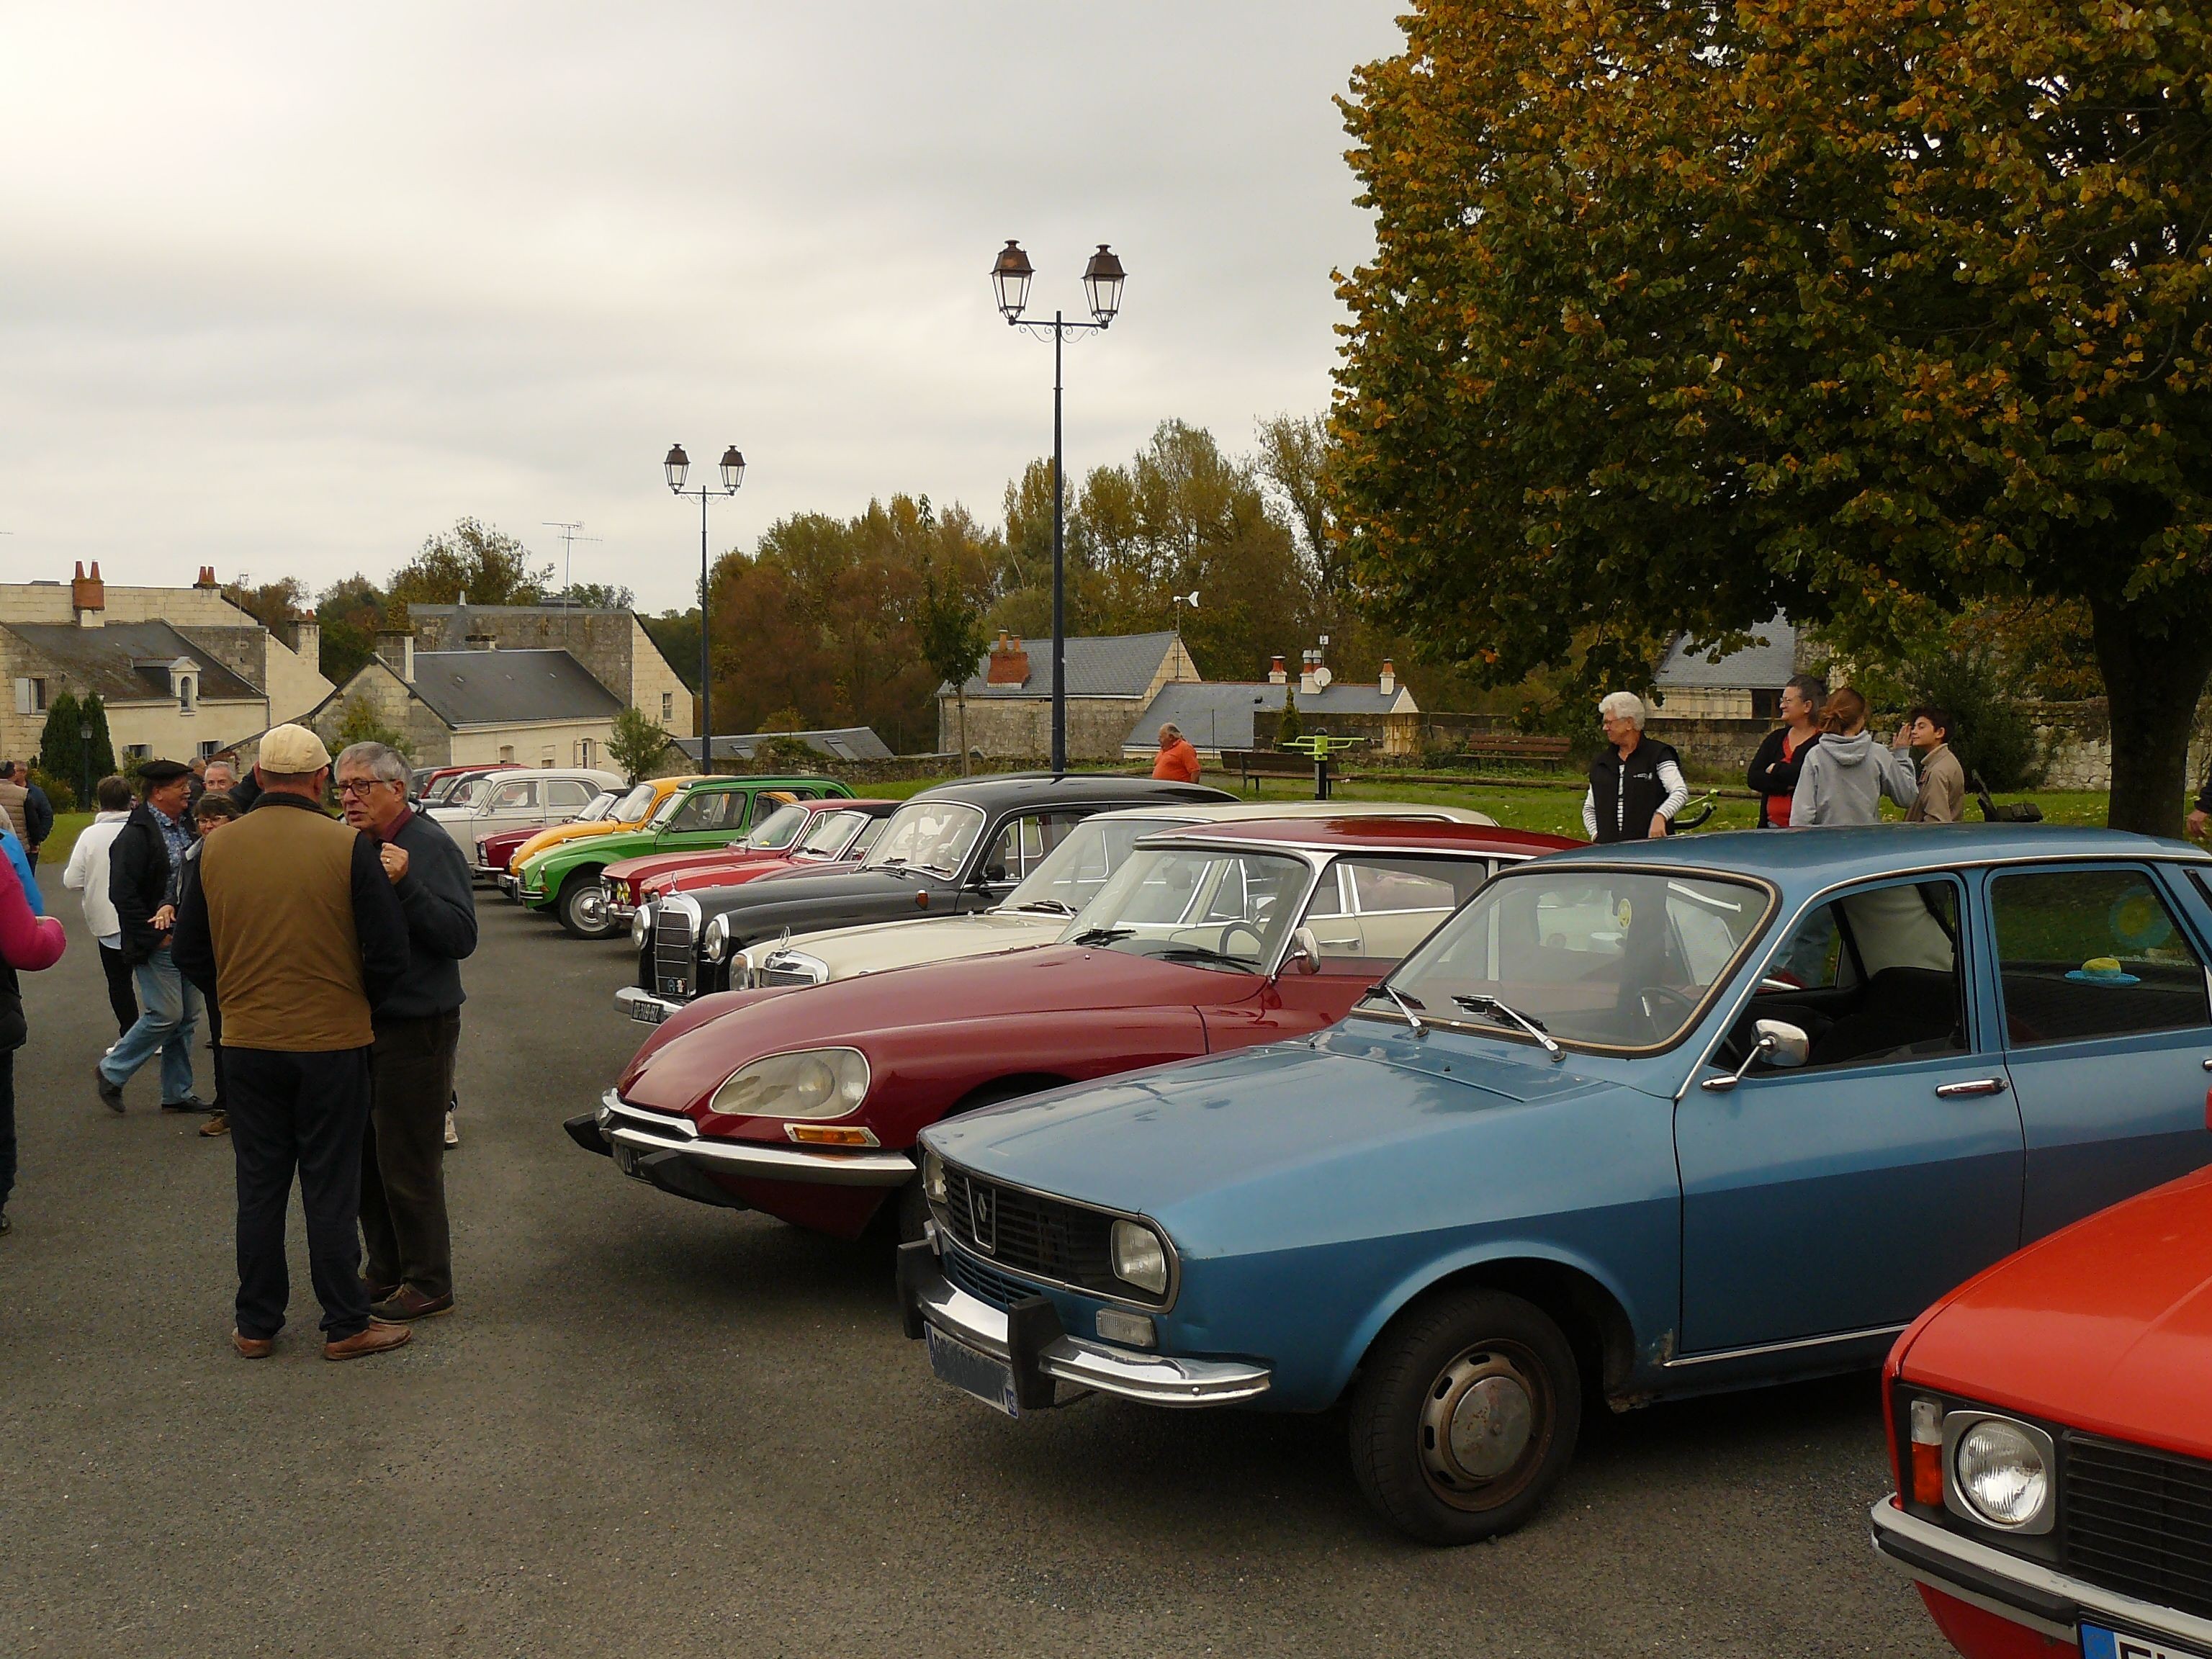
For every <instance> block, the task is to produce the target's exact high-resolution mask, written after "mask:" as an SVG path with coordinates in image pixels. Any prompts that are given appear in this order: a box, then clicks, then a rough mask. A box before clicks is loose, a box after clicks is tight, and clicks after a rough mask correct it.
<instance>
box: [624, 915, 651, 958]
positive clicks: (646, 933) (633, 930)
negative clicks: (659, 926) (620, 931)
mask: <svg viewBox="0 0 2212 1659" xmlns="http://www.w3.org/2000/svg"><path fill="white" fill-rule="evenodd" d="M652 937H653V907H652V906H651V905H650V904H641V905H639V906H638V907H637V914H636V915H634V916H632V917H631V918H630V919H629V948H630V949H631V950H633V951H642V950H643V949H645V942H646V940H647V939H651V938H652Z"/></svg>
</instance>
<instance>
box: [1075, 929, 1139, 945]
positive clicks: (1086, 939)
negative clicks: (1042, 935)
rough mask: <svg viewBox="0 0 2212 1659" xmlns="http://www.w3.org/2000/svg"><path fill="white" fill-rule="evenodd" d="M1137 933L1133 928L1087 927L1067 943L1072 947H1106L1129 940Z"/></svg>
mask: <svg viewBox="0 0 2212 1659" xmlns="http://www.w3.org/2000/svg"><path fill="white" fill-rule="evenodd" d="M1136 931H1137V930H1136V929H1135V928H1133V927H1086V928H1085V929H1084V930H1083V931H1082V932H1081V933H1078V934H1077V935H1076V936H1075V937H1074V938H1073V939H1070V940H1068V941H1067V942H1068V943H1069V944H1070V945H1106V944H1109V943H1111V942H1112V941H1113V940H1115V939H1127V938H1129V937H1131V936H1132V935H1133V934H1134V933H1136Z"/></svg>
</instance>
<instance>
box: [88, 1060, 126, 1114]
mask: <svg viewBox="0 0 2212 1659" xmlns="http://www.w3.org/2000/svg"><path fill="white" fill-rule="evenodd" d="M92 1081H93V1086H94V1088H96V1089H98V1090H99V1091H100V1104H101V1105H103V1106H105V1107H106V1108H107V1109H108V1110H109V1111H111V1112H119V1111H121V1110H122V1109H123V1085H121V1084H119V1083H110V1082H109V1081H108V1080H107V1073H105V1072H103V1071H101V1070H100V1066H99V1065H98V1063H97V1062H95V1063H94V1066H93V1068H92Z"/></svg>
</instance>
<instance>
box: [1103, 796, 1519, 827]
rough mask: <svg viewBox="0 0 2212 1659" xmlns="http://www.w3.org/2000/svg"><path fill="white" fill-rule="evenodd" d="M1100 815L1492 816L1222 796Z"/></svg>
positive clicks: (1222, 818) (1209, 819)
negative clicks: (1240, 798) (1227, 797)
mask: <svg viewBox="0 0 2212 1659" xmlns="http://www.w3.org/2000/svg"><path fill="white" fill-rule="evenodd" d="M1098 817H1100V819H1102V820H1104V821H1108V822H1112V823H1120V822H1121V821H1122V820H1124V819H1126V820H1128V821H1130V822H1132V823H1142V822H1144V821H1145V820H1146V819H1148V818H1179V819H1181V820H1182V821H1183V822H1185V823H1247V822H1249V821H1251V820H1255V819H1267V820H1273V819H1279V818H1367V817H1411V818H1426V819H1429V820H1430V821H1431V822H1432V823H1433V822H1437V821H1439V820H1441V821H1443V822H1444V823H1481V824H1486V823H1492V822H1494V820H1492V819H1491V818H1490V817H1486V816H1485V815H1484V814H1482V813H1480V812H1476V811H1470V810H1469V809H1468V808H1467V807H1464V806H1431V805H1428V804H1427V803H1426V802H1424V801H1368V800H1356V801H1338V800H1291V801H1282V800H1224V801H1168V802H1164V803H1162V804H1161V805H1155V806H1123V807H1118V808H1116V809H1115V811H1111V812H1101V813H1100V814H1098Z"/></svg>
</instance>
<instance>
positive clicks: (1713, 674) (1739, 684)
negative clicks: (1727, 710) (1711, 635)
mask: <svg viewBox="0 0 2212 1659" xmlns="http://www.w3.org/2000/svg"><path fill="white" fill-rule="evenodd" d="M1752 632H1753V636H1754V637H1755V638H1758V639H1762V640H1765V641H1766V643H1765V644H1764V645H1752V646H1747V647H1744V649H1742V650H1741V651H1731V652H1730V653H1729V654H1728V655H1727V656H1725V657H1723V658H1722V659H1720V660H1719V661H1718V662H1708V661H1706V660H1705V659H1706V658H1707V657H1709V656H1711V654H1712V653H1711V652H1709V651H1702V650H1700V649H1699V647H1698V644H1697V641H1694V640H1692V639H1691V638H1690V636H1689V635H1686V634H1685V635H1682V636H1681V637H1680V638H1679V639H1677V640H1676V641H1674V644H1672V645H1671V646H1669V647H1667V654H1666V655H1665V656H1664V657H1663V658H1662V659H1660V662H1659V669H1658V671H1657V672H1656V674H1654V675H1653V676H1652V681H1653V684H1656V685H1657V686H1658V688H1659V689H1660V690H1662V692H1663V691H1665V690H1668V689H1669V688H1670V687H1671V688H1677V689H1680V690H1692V689H1697V690H1721V691H1743V690H1753V691H1775V690H1780V689H1781V688H1782V686H1783V684H1784V682H1785V681H1787V680H1788V679H1789V678H1790V676H1791V675H1792V674H1794V673H1796V671H1797V629H1796V626H1795V625H1794V624H1793V623H1791V622H1790V618H1789V617H1773V618H1772V619H1771V620H1769V621H1767V622H1764V623H1760V624H1759V626H1758V627H1757V628H1755V629H1753V630H1752Z"/></svg>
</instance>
